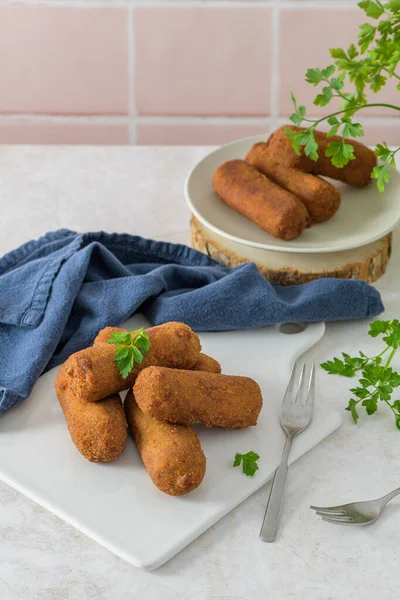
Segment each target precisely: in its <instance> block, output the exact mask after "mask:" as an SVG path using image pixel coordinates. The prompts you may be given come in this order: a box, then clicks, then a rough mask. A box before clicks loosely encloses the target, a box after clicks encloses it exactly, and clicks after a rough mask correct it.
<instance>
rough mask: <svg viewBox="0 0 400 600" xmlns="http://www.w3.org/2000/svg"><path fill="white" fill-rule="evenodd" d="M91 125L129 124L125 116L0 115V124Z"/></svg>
mask: <svg viewBox="0 0 400 600" xmlns="http://www.w3.org/2000/svg"><path fill="white" fill-rule="evenodd" d="M15 122H18V123H74V124H81V125H82V124H85V123H93V124H98V125H111V124H112V125H117V124H118V125H126V124H128V123H129V118H128V117H127V116H119V115H115V116H114V115H29V114H19V113H16V114H7V115H4V114H3V115H0V123H15Z"/></svg>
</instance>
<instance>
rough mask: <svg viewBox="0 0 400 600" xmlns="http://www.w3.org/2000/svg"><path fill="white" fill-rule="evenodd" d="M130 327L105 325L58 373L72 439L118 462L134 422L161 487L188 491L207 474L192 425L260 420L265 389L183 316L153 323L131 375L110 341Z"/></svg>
mask: <svg viewBox="0 0 400 600" xmlns="http://www.w3.org/2000/svg"><path fill="white" fill-rule="evenodd" d="M124 331H125V330H123V329H120V328H116V327H106V328H105V329H102V330H101V331H100V332H99V334H98V335H97V337H96V338H95V340H94V343H93V346H91V347H90V348H86V349H84V350H81V351H79V352H76V353H75V354H73V355H71V356H70V357H69V358H68V360H67V361H66V362H65V363H64V365H62V367H61V369H60V371H59V373H58V375H57V378H56V382H55V388H56V392H57V396H58V399H59V402H60V405H61V408H62V410H63V413H64V416H65V419H66V422H67V426H68V430H69V433H70V436H71V439H72V441H73V443H74V444H75V446H76V448H77V449H78V450H79V452H80V453H81V454H82V455H83V456H84V457H85V458H87V459H88V460H90V461H91V462H110V461H113V460H115V459H116V458H118V456H120V454H121V453H122V452H123V450H124V448H125V445H126V443H127V439H128V427H129V430H130V432H131V434H132V438H133V440H134V443H135V444H136V447H137V449H138V451H139V453H140V456H141V458H142V461H143V464H144V466H145V468H146V469H147V471H148V473H149V475H150V477H151V480H152V481H153V483H154V484H155V486H156V487H157V488H158V489H159V490H161V491H162V492H165V493H166V494H169V495H171V496H181V495H183V494H186V493H188V492H190V491H192V490H194V489H195V488H197V487H198V486H199V485H200V484H201V482H202V481H203V478H204V475H205V472H206V457H205V455H204V452H203V450H202V447H201V444H200V440H199V438H198V435H197V433H196V432H195V430H194V429H193V427H192V425H194V424H196V423H199V424H202V425H204V426H206V427H212V426H215V427H224V428H229V429H239V428H244V427H250V426H254V425H256V424H257V420H258V416H259V414H260V412H261V408H262V403H263V399H262V394H261V390H260V387H259V386H258V384H257V383H256V382H255V381H254V380H253V379H250V378H248V377H241V376H237V375H223V374H222V373H221V366H220V364H219V363H218V362H217V361H216V360H215V359H213V358H212V357H210V356H207V355H206V354H203V353H202V352H201V344H200V339H199V337H198V335H197V334H196V333H195V332H194V331H192V329H191V328H190V327H189V326H188V325H186V324H184V323H179V322H168V323H165V324H163V325H157V326H155V327H150V328H149V329H147V330H146V334H147V336H148V339H149V342H150V349H149V350H148V352H147V353H146V355H145V356H144V357H143V360H142V362H140V363H139V362H136V363H135V364H134V365H133V368H132V369H131V370H130V372H129V374H128V375H127V376H126V377H125V378H123V377H122V375H121V373H120V371H119V369H118V367H117V364H116V361H115V348H116V347H115V344H113V343H110V339H112V334H113V333H116V332H124ZM125 390H128V393H127V395H126V397H125V401H124V402H123V401H122V399H121V396H120V393H121V392H123V391H125Z"/></svg>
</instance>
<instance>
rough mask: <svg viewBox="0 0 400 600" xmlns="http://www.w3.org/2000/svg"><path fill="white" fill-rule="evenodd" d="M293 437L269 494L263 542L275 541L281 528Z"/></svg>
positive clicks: (288, 439)
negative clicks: (280, 521)
mask: <svg viewBox="0 0 400 600" xmlns="http://www.w3.org/2000/svg"><path fill="white" fill-rule="evenodd" d="M292 440H293V435H288V436H287V438H286V443H285V447H284V449H283V454H282V459H281V462H280V465H279V467H278V468H277V470H276V471H275V475H274V478H273V480H272V486H271V491H270V493H269V498H268V504H267V508H266V510H265V515H264V521H263V524H262V526H261V531H260V540H262V541H263V542H273V541H275V538H276V534H277V531H278V526H279V517H280V514H281V508H282V501H283V493H284V491H285V484H286V477H287V473H288V457H289V451H290V446H291V445H292Z"/></svg>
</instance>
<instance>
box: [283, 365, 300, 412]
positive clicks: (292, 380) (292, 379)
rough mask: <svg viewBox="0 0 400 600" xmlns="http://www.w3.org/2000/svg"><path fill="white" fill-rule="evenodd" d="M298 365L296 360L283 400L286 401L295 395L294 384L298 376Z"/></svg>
mask: <svg viewBox="0 0 400 600" xmlns="http://www.w3.org/2000/svg"><path fill="white" fill-rule="evenodd" d="M298 366H299V364H298V362H297V361H296V362H295V363H294V365H293V367H292V372H291V374H290V379H289V383H288V384H287V388H286V392H285V396H284V398H283V402H286V401H287V400H288V399H289V397H292V396H293V390H294V385H295V382H296V378H297V371H298Z"/></svg>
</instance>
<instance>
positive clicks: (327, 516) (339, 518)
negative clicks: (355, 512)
mask: <svg viewBox="0 0 400 600" xmlns="http://www.w3.org/2000/svg"><path fill="white" fill-rule="evenodd" d="M315 514H317V515H318V516H319V517H324V518H325V519H331V520H332V521H338V522H339V521H340V522H342V521H343V522H344V521H345V522H347V523H350V522H352V521H353V520H354V519H353V517H350V516H349V515H347V514H343V515H335V514H333V513H330V514H328V513H323V512H319V511H318V510H317V512H316V513H315Z"/></svg>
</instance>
